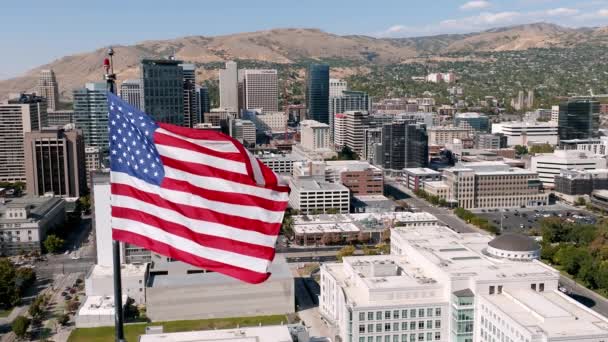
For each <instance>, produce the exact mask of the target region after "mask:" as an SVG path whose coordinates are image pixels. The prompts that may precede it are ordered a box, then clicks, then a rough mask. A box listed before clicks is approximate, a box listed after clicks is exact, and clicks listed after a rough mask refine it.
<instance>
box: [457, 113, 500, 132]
mask: <svg viewBox="0 0 608 342" xmlns="http://www.w3.org/2000/svg"><path fill="white" fill-rule="evenodd" d="M454 126H455V127H464V128H468V129H470V130H473V131H475V132H480V133H488V132H489V131H490V128H491V126H490V119H489V118H488V117H487V116H485V115H483V114H481V113H458V114H456V116H455V117H454Z"/></svg>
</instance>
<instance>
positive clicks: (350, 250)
mask: <svg viewBox="0 0 608 342" xmlns="http://www.w3.org/2000/svg"><path fill="white" fill-rule="evenodd" d="M353 254H355V247H354V246H344V247H342V249H340V250H339V251H338V254H337V258H338V261H342V258H344V257H347V256H351V255H353Z"/></svg>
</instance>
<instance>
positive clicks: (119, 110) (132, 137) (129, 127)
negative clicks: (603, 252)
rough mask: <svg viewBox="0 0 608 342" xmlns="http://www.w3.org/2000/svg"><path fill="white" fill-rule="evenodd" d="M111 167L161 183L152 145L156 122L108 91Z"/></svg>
mask: <svg viewBox="0 0 608 342" xmlns="http://www.w3.org/2000/svg"><path fill="white" fill-rule="evenodd" d="M108 108H109V113H108V128H109V130H108V131H109V134H110V137H109V141H110V168H111V169H112V171H118V172H124V173H128V174H129V175H131V176H133V177H137V178H139V179H141V180H143V181H145V182H148V183H151V184H155V185H160V183H161V182H162V179H163V177H164V175H165V172H164V169H163V165H162V162H161V160H160V154H159V153H158V151H157V149H156V146H155V145H154V131H155V130H156V129H157V128H158V125H157V124H156V122H154V120H152V119H151V118H150V117H149V116H148V115H147V114H146V113H144V112H142V111H140V110H138V109H137V108H135V107H133V106H131V105H130V104H129V103H127V102H125V101H124V100H122V99H121V98H119V97H117V96H116V95H114V94H112V93H108Z"/></svg>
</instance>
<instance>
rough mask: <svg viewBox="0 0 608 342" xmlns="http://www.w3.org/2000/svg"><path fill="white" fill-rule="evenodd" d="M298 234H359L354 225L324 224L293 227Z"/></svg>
mask: <svg viewBox="0 0 608 342" xmlns="http://www.w3.org/2000/svg"><path fill="white" fill-rule="evenodd" d="M293 231H294V232H295V233H296V234H322V233H355V232H359V231H360V229H359V228H357V226H355V225H354V224H352V223H343V222H341V223H322V224H298V225H294V226H293Z"/></svg>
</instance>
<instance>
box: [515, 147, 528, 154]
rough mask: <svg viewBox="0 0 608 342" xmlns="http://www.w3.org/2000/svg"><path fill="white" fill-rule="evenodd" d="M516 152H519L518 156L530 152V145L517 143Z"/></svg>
mask: <svg viewBox="0 0 608 342" xmlns="http://www.w3.org/2000/svg"><path fill="white" fill-rule="evenodd" d="M515 153H517V155H518V156H523V155H524V154H528V147H526V146H522V145H515Z"/></svg>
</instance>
